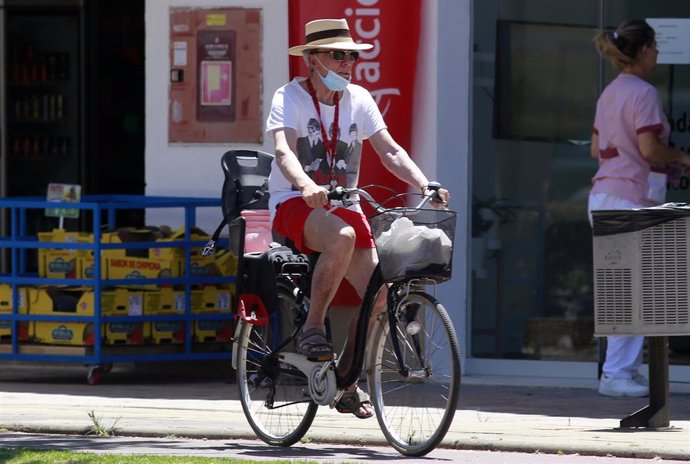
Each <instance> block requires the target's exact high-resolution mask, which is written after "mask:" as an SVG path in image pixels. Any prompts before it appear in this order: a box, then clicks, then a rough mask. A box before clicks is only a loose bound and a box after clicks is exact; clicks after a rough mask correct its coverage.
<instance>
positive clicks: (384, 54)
mask: <svg viewBox="0 0 690 464" xmlns="http://www.w3.org/2000/svg"><path fill="white" fill-rule="evenodd" d="M289 8H290V11H289V14H290V17H289V21H290V27H289V30H290V46H293V45H299V44H303V43H304V25H305V24H306V23H308V22H309V21H311V20H313V19H323V18H345V19H346V20H347V22H348V25H349V26H350V33H351V34H352V38H353V40H354V41H355V42H364V43H370V44H372V45H374V48H373V49H371V50H370V51H367V52H363V53H360V58H359V60H358V61H357V64H356V65H355V67H354V69H353V77H352V82H353V83H355V84H359V85H361V86H362V87H364V88H366V89H367V90H369V92H370V93H371V95H372V96H373V97H374V99H375V100H376V102H377V104H378V105H379V109H380V110H381V113H382V114H383V117H384V120H385V121H386V124H387V125H388V131H389V132H390V133H391V135H392V136H393V138H394V139H395V141H396V142H398V143H399V144H400V145H401V146H402V147H403V148H405V150H408V152H409V150H410V148H411V141H412V140H411V139H412V136H411V134H412V103H413V93H414V80H415V73H416V70H417V50H418V48H419V13H420V0H329V1H324V0H290V3H289ZM290 60H291V61H290V78H293V77H295V76H306V75H307V68H306V66H305V65H304V60H302V58H301V57H290ZM410 155H411V156H412V154H410ZM362 165H363V166H366V168H365V169H363V170H362V172H361V174H360V177H359V184H360V185H368V184H383V185H387V186H389V187H391V188H394V189H396V190H398V191H405V190H406V189H407V187H406V185H405V184H404V183H403V182H401V181H400V180H398V179H397V178H396V177H395V176H393V175H392V174H390V173H389V172H388V171H387V170H386V169H385V168H384V167H383V166H381V163H380V161H379V159H378V156H377V155H376V153H375V152H374V151H373V149H372V148H371V146H370V145H368V144H365V145H364V150H363V152H362Z"/></svg>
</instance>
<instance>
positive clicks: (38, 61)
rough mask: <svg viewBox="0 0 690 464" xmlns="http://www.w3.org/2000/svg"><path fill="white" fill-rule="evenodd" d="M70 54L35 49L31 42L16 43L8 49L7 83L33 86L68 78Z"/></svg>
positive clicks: (62, 80)
mask: <svg viewBox="0 0 690 464" xmlns="http://www.w3.org/2000/svg"><path fill="white" fill-rule="evenodd" d="M69 68H70V56H69V54H68V53H64V52H60V51H54V50H36V48H35V46H34V45H33V44H31V43H21V42H19V43H16V44H14V45H13V46H12V49H11V50H10V56H9V62H8V71H9V73H8V74H9V75H8V83H9V85H11V86H15V85H20V86H33V85H37V84H38V85H42V84H47V83H60V82H66V81H68V80H69V79H70V75H69Z"/></svg>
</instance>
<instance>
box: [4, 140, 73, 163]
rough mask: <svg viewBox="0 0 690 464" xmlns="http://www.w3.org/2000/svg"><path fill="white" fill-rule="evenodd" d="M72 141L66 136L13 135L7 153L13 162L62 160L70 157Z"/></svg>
mask: <svg viewBox="0 0 690 464" xmlns="http://www.w3.org/2000/svg"><path fill="white" fill-rule="evenodd" d="M71 150H72V140H71V138H70V137H68V136H64V135H52V134H51V135H13V136H10V137H9V144H8V146H7V151H8V155H9V158H10V159H12V160H41V161H43V160H62V159H64V158H67V157H69V156H70V154H71Z"/></svg>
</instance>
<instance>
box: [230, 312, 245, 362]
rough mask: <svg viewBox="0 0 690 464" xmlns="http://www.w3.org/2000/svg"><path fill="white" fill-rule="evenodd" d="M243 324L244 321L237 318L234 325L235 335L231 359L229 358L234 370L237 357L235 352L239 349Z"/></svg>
mask: <svg viewBox="0 0 690 464" xmlns="http://www.w3.org/2000/svg"><path fill="white" fill-rule="evenodd" d="M245 324H246V322H244V320H243V319H238V320H237V324H236V325H235V337H234V338H233V340H234V342H233V344H232V359H231V360H230V362H231V364H232V368H233V369H235V370H237V357H238V356H239V355H238V353H237V352H238V350H239V349H240V344H239V339H240V335H241V334H242V329H244V326H245Z"/></svg>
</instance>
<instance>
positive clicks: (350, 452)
mask: <svg viewBox="0 0 690 464" xmlns="http://www.w3.org/2000/svg"><path fill="white" fill-rule="evenodd" d="M0 442H2V447H5V448H31V449H50V450H54V449H69V450H72V451H84V452H90V453H106V454H125V455H131V454H148V455H163V456H197V457H212V458H233V459H247V460H252V461H258V462H261V461H272V460H275V459H285V460H288V459H289V460H291V461H295V460H305V461H313V462H317V463H336V462H337V463H341V462H369V463H376V462H385V463H386V464H398V463H400V464H402V463H404V464H411V463H416V462H419V463H429V464H435V463H444V464H445V463H463V464H499V463H500V464H652V463H653V464H687V461H673V460H665V459H659V458H653V459H634V458H616V457H602V456H580V455H573V454H561V455H553V454H542V453H515V452H496V451H474V450H454V449H436V450H434V451H432V452H431V453H430V454H428V455H427V456H424V457H421V458H408V457H405V456H402V455H400V454H399V453H397V452H396V451H394V450H393V449H391V448H390V447H381V446H353V445H338V444H323V443H322V444H308V443H300V444H297V445H294V446H292V447H290V448H276V447H273V446H268V445H266V444H264V443H263V442H260V441H255V440H182V439H170V438H132V437H129V438H127V437H110V438H96V437H76V436H66V435H37V434H8V433H0Z"/></svg>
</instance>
